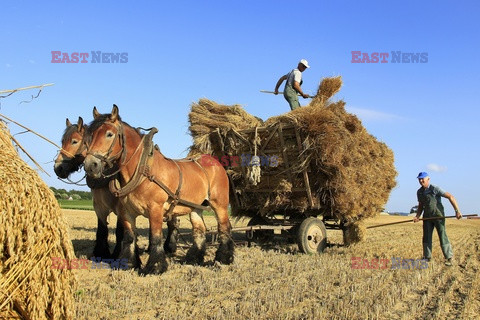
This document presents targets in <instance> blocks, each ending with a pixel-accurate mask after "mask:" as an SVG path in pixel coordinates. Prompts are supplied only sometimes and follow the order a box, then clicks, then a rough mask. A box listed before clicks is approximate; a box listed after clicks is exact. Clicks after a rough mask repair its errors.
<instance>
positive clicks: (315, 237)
mask: <svg viewBox="0 0 480 320" xmlns="http://www.w3.org/2000/svg"><path fill="white" fill-rule="evenodd" d="M306 240H307V241H306V244H307V246H308V248H309V249H311V250H312V251H316V250H317V248H318V247H319V246H320V243H322V240H323V232H322V229H321V228H320V227H319V226H316V225H315V226H311V227H310V228H309V229H308V232H307V239H306Z"/></svg>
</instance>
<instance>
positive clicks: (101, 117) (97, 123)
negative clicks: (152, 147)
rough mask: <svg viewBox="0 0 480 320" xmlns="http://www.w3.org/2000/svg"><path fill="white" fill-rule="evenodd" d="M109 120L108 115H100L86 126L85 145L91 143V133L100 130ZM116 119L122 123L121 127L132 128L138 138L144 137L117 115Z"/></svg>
mask: <svg viewBox="0 0 480 320" xmlns="http://www.w3.org/2000/svg"><path fill="white" fill-rule="evenodd" d="M109 118H110V113H106V114H101V115H99V116H98V117H97V118H96V119H94V120H93V121H92V122H90V124H89V125H88V126H86V131H85V139H86V141H87V144H90V142H91V141H92V135H93V133H94V132H95V131H96V130H97V129H98V128H100V127H101V126H102V125H103V124H104V123H105V121H107V120H108V119H109ZM117 118H118V121H120V122H121V123H122V125H124V126H127V127H130V128H132V129H133V130H134V131H135V132H137V133H138V135H139V136H140V138H141V137H143V136H144V134H143V133H141V132H140V130H138V129H136V128H134V127H132V126H131V125H129V124H128V123H126V122H125V121H122V118H121V117H120V115H118V116H117Z"/></svg>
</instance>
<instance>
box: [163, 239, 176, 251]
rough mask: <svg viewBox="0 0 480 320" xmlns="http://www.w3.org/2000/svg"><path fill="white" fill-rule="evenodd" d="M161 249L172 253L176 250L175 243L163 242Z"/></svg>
mask: <svg viewBox="0 0 480 320" xmlns="http://www.w3.org/2000/svg"><path fill="white" fill-rule="evenodd" d="M163 250H165V253H168V254H174V253H175V252H177V245H176V244H173V243H167V242H165V244H164V246H163Z"/></svg>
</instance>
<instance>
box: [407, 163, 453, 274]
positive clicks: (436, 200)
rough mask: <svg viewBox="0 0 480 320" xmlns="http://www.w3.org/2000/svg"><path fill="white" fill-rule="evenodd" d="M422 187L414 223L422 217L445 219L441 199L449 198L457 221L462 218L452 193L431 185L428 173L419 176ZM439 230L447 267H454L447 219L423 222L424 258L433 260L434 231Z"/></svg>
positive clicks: (418, 194) (418, 192)
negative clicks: (446, 224) (446, 226)
mask: <svg viewBox="0 0 480 320" xmlns="http://www.w3.org/2000/svg"><path fill="white" fill-rule="evenodd" d="M417 179H418V182H419V183H420V185H421V187H420V189H418V190H417V199H418V208H417V215H416V216H415V218H413V221H414V222H418V221H419V218H420V216H421V215H422V211H423V217H424V218H431V217H444V216H445V212H444V209H443V205H442V200H441V197H444V198H447V199H448V200H449V201H450V203H451V204H452V207H453V209H454V210H455V216H456V217H457V219H460V218H461V217H462V214H461V213H460V210H459V209H458V205H457V201H456V200H455V198H454V197H453V195H451V194H450V193H448V192H446V191H443V190H442V189H440V188H439V187H437V186H435V185H433V184H430V177H429V176H428V173H426V172H420V173H419V174H418V176H417ZM434 228H436V229H437V233H438V238H439V239H440V246H441V247H442V252H443V256H444V257H445V259H446V260H445V265H447V266H451V265H452V256H453V251H452V245H451V244H450V241H449V240H448V237H447V233H446V231H445V219H438V220H427V221H423V258H424V259H427V261H430V259H431V258H432V235H433V229H434Z"/></svg>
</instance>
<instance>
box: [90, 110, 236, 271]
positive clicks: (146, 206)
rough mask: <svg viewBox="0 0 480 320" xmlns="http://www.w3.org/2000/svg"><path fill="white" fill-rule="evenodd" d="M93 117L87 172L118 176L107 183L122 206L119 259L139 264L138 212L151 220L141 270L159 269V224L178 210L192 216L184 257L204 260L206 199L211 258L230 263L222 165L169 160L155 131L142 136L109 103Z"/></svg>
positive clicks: (163, 265) (161, 259)
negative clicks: (214, 228)
mask: <svg viewBox="0 0 480 320" xmlns="http://www.w3.org/2000/svg"><path fill="white" fill-rule="evenodd" d="M93 113H94V120H93V121H92V123H90V125H89V128H88V130H87V136H88V139H89V142H88V152H87V157H86V158H85V162H84V164H85V171H86V172H87V174H88V175H89V176H90V177H92V178H94V179H98V178H101V177H103V176H104V175H105V172H107V170H113V169H116V170H117V171H118V174H119V175H118V178H116V179H115V180H113V181H112V182H111V183H110V191H112V193H114V194H115V195H117V196H118V197H119V199H120V202H121V203H122V205H123V206H124V208H125V210H123V211H122V212H121V215H122V219H121V220H122V221H123V222H124V230H125V234H124V237H123V242H122V252H121V254H120V257H121V258H126V259H127V260H128V264H129V266H130V267H139V266H140V261H139V260H138V257H136V255H135V254H134V243H135V242H136V235H135V221H136V217H137V216H138V215H143V216H145V217H147V218H148V219H149V223H150V241H149V247H150V252H149V253H150V255H149V259H148V262H147V264H146V266H145V268H144V270H143V271H142V272H143V273H162V272H164V271H166V270H167V266H168V265H167V261H166V257H165V253H164V249H163V247H162V223H163V221H164V219H166V220H169V219H171V218H172V217H175V216H178V215H186V214H189V215H190V221H191V223H192V228H193V239H194V241H193V245H192V247H191V248H190V249H189V250H188V252H187V256H186V261H187V262H189V263H196V264H202V263H203V260H204V255H205V251H206V240H205V231H206V227H205V224H204V221H203V219H202V216H201V213H202V211H203V209H204V208H205V207H204V205H205V204H208V205H209V206H210V207H211V208H212V209H213V211H214V212H215V216H216V218H217V223H218V233H219V237H218V239H219V241H220V244H219V247H218V250H217V252H216V255H215V260H216V261H219V262H220V263H224V264H230V263H232V262H233V251H234V246H233V241H232V239H231V235H230V232H231V225H230V221H229V218H228V210H227V209H228V204H229V181H228V177H227V174H226V172H225V169H224V168H223V167H222V166H221V165H219V164H218V165H215V166H208V167H205V168H204V167H202V166H200V164H199V163H198V162H196V161H193V160H186V159H184V160H171V159H168V158H165V157H164V156H163V154H162V153H161V152H160V151H159V150H158V148H156V147H153V142H152V136H153V134H154V133H155V132H156V129H154V130H153V132H150V133H149V134H147V135H141V134H140V133H139V132H138V131H137V130H136V129H134V128H132V127H131V126H130V125H128V124H127V123H125V122H123V121H122V120H121V119H120V116H119V113H118V108H117V106H116V105H113V109H112V112H111V114H103V115H101V114H99V113H98V112H97V110H96V108H94V109H93Z"/></svg>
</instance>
